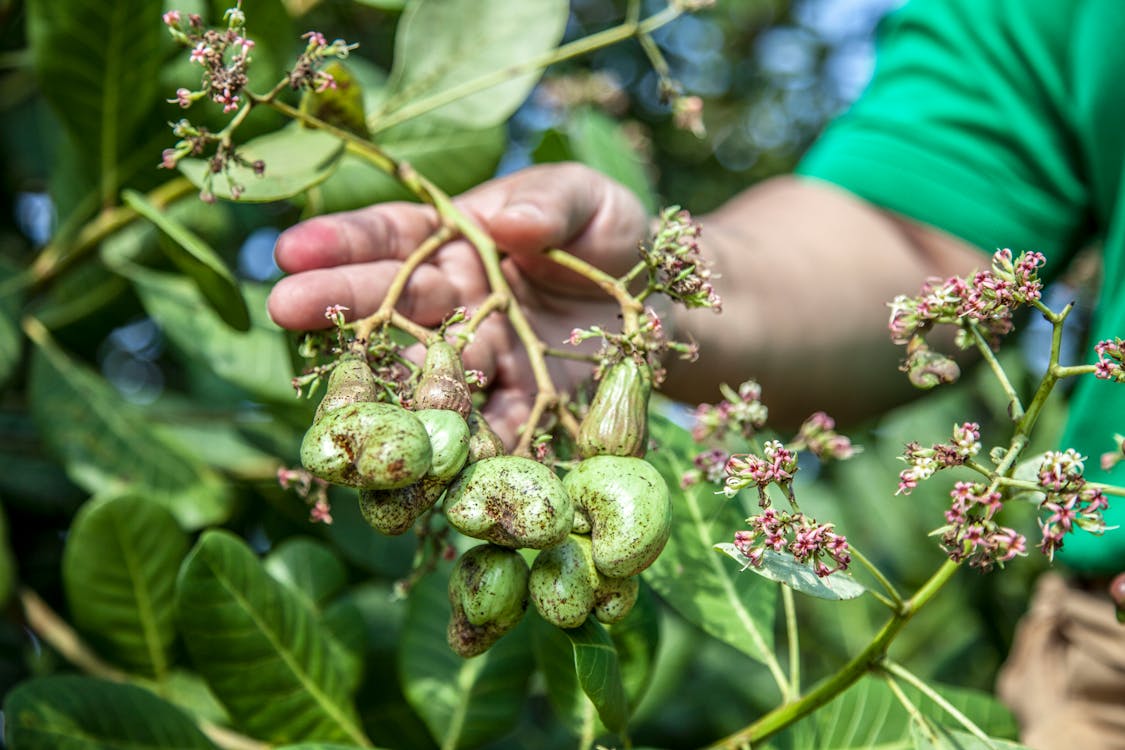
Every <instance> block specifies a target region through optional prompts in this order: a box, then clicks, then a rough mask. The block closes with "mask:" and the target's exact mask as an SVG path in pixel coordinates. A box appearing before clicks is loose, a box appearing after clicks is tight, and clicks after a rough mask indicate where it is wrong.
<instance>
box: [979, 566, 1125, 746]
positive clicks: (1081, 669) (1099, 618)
mask: <svg viewBox="0 0 1125 750" xmlns="http://www.w3.org/2000/svg"><path fill="white" fill-rule="evenodd" d="M997 692H998V694H999V696H1000V699H1001V700H1002V701H1004V703H1006V704H1007V705H1008V707H1009V708H1011V709H1012V711H1013V713H1015V715H1016V718H1017V719H1018V720H1019V722H1020V726H1021V727H1022V732H1021V735H1022V736H1021V741H1022V742H1023V743H1024V744H1026V745H1027V746H1028V747H1030V748H1032V749H1033V750H1125V625H1122V624H1120V623H1118V622H1117V618H1116V616H1115V613H1114V608H1113V604H1112V603H1111V602H1110V600H1109V597H1108V596H1105V595H1101V596H1099V595H1096V594H1093V593H1090V592H1087V591H1082V590H1079V589H1076V588H1073V587H1069V586H1068V585H1067V583H1066V582H1065V580H1064V579H1063V578H1062V577H1061V576H1058V575H1055V574H1049V575H1045V576H1043V577H1042V578H1041V579H1040V581H1039V584H1038V585H1037V586H1036V590H1035V595H1034V596H1033V597H1032V601H1031V610H1030V612H1028V614H1027V616H1026V617H1025V618H1024V619H1023V621H1022V622H1021V623H1020V625H1019V628H1018V629H1017V631H1016V638H1015V642H1014V643H1013V645H1012V652H1011V654H1010V655H1009V657H1008V661H1007V663H1006V664H1005V665H1004V668H1003V669H1002V670H1001V672H1000V676H999V679H998V681H997Z"/></svg>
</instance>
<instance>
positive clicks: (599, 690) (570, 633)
mask: <svg viewBox="0 0 1125 750" xmlns="http://www.w3.org/2000/svg"><path fill="white" fill-rule="evenodd" d="M563 632H565V633H566V635H567V637H568V638H570V642H571V645H572V646H573V647H574V669H575V672H576V673H577V674H578V683H579V684H580V685H581V686H582V691H583V692H584V693H586V696H587V697H588V698H589V699H590V702H591V703H593V704H594V707H595V708H597V709H598V716H599V717H600V718H601V720H602V723H603V724H605V725H606V728H607V729H609V730H610V731H611V732H618V733H620V732H622V731H624V729H625V725H626V724H628V722H629V707H628V704H627V702H626V700H625V686H624V685H623V684H622V683H621V668H620V667H619V666H618V663H617V648H616V647H615V646H614V645H613V640H612V639H611V638H610V637H609V633H607V632H606V631H605V628H604V627H602V624H601V623H599V622H598V621H597V620H595V619H594V618H593V617H588V618H586V622H584V623H582V625H580V626H579V627H577V628H570V629H569V630H565V631H563Z"/></svg>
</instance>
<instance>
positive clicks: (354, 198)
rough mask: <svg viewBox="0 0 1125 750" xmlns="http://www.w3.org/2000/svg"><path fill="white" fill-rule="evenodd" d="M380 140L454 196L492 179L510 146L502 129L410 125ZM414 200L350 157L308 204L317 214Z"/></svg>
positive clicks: (313, 193) (388, 179)
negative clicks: (391, 201)
mask: <svg viewBox="0 0 1125 750" xmlns="http://www.w3.org/2000/svg"><path fill="white" fill-rule="evenodd" d="M377 140H378V142H379V144H380V145H381V146H382V147H383V148H385V149H386V150H387V153H389V154H390V155H391V156H393V157H395V158H396V159H400V160H402V161H405V162H408V163H409V164H410V165H411V166H412V167H414V169H416V170H417V171H418V172H419V173H421V174H424V175H426V178H427V179H429V180H431V181H432V182H433V183H434V184H436V185H437V186H438V187H440V188H441V189H442V190H444V191H446V192H447V193H450V194H456V193H460V192H463V191H465V190H468V189H469V188H470V187H473V186H474V185H476V184H477V183H479V182H482V181H483V180H485V179H487V178H488V177H491V176H492V174H493V172H494V171H495V169H496V164H497V162H499V160H500V155H501V154H502V153H503V152H504V146H505V145H506V138H505V134H504V129H503V128H502V127H494V128H488V129H487V130H455V129H451V128H450V126H448V125H442V124H441V123H432V122H431V123H417V124H416V123H414V122H410V123H407V124H405V125H402V126H400V127H397V128H394V129H392V130H388V131H387V132H385V133H380V134H379V136H378V139H377ZM411 198H413V196H412V195H411V194H410V193H409V192H408V191H407V190H406V188H404V187H402V185H401V184H399V182H398V180H396V179H394V178H393V177H391V176H389V175H387V174H386V173H385V172H383V171H381V170H379V169H377V168H376V167H374V166H372V165H371V164H368V163H367V162H365V161H363V160H362V159H360V158H358V157H356V156H352V155H348V156H345V157H344V158H343V159H342V160H341V162H340V166H339V168H338V169H337V170H336V171H335V173H333V175H332V176H331V177H329V178H328V179H327V180H325V181H324V182H323V183H321V184H320V185H318V186H317V187H316V188H315V189H314V190H312V191H310V204H311V205H312V206H313V207H314V208H315V209H316V211H317V212H318V213H323V212H329V211H347V210H351V209H354V208H362V207H363V206H368V205H371V204H372V203H381V202H383V201H388V200H402V199H411Z"/></svg>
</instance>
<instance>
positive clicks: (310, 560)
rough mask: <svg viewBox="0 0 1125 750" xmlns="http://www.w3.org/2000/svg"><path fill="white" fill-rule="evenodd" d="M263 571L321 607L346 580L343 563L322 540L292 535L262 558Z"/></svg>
mask: <svg viewBox="0 0 1125 750" xmlns="http://www.w3.org/2000/svg"><path fill="white" fill-rule="evenodd" d="M263 565H265V568H266V572H267V573H269V574H270V575H271V576H273V577H274V579H275V580H277V581H278V582H279V583H284V584H285V585H286V586H288V587H290V588H291V589H293V590H294V591H296V592H297V593H299V594H300V595H301V596H303V597H305V598H307V599H308V600H309V602H310V603H311V604H312V605H313V607H314V608H316V609H317V610H319V609H322V608H323V607H324V605H325V604H326V603H327V602H328V600H330V599H331V598H332V597H334V596H336V594H338V593H339V592H340V591H341V590H342V589H343V588H344V585H345V584H347V582H348V571H347V570H346V569H345V568H344V564H343V563H342V562H340V559H339V558H338V557H336V555H335V554H333V552H332V550H331V548H329V547H328V545H326V544H324V543H323V542H319V541H317V540H315V539H310V538H308V537H292V538H290V539H286V540H285V541H284V542H282V543H281V544H279V545H278V546H277V547H275V548H274V549H273V550H272V551H271V552H270V553H269V554H268V555H266V559H265V560H263Z"/></svg>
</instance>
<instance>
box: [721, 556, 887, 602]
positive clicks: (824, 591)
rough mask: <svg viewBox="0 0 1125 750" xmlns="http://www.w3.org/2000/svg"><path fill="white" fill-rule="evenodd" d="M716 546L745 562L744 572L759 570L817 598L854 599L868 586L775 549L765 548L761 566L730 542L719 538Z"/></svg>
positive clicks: (743, 563) (861, 594)
mask: <svg viewBox="0 0 1125 750" xmlns="http://www.w3.org/2000/svg"><path fill="white" fill-rule="evenodd" d="M715 549H716V550H718V551H719V552H722V553H723V554H724V555H726V556H727V557H729V558H731V559H732V560H735V561H737V562H738V563H739V564H740V565H741V566H742V568H741V570H742V572H746V571H751V572H754V573H757V574H758V575H760V576H762V577H763V578H767V579H769V580H771V581H774V582H776V583H782V584H785V585H786V586H788V587H789V588H791V589H793V590H794V591H799V592H801V593H802V594H808V595H809V596H815V597H816V598H818V599H834V600H843V599H855V598H856V597H859V596H863V592H864V591H866V590H867V589H866V588H864V586H863V584H861V583H860V582H859V581H857V580H855V579H854V578H852V577H851V576H849V575H848V574H846V573H841V572H837V573H833V574H832V575H830V576H828V577H827V578H821V577H819V576H817V574H816V573H815V572H813V569H812V568H810V567H809V566H808V565H802V564H801V563H799V562H797V561H796V560H794V559H793V558H792V557H790V556H789V555H782V554H780V553H778V552H774V551H773V550H766V552H765V555H764V556H763V557H762V565H761V566H760V567H758V566H755V565H752V564H751V563H750V558H748V557H746V555H744V554H742V553H741V552H739V551H738V549H737V548H735V546H734V545H733V544H731V543H730V542H720V543H719V544H716V545H715Z"/></svg>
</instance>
